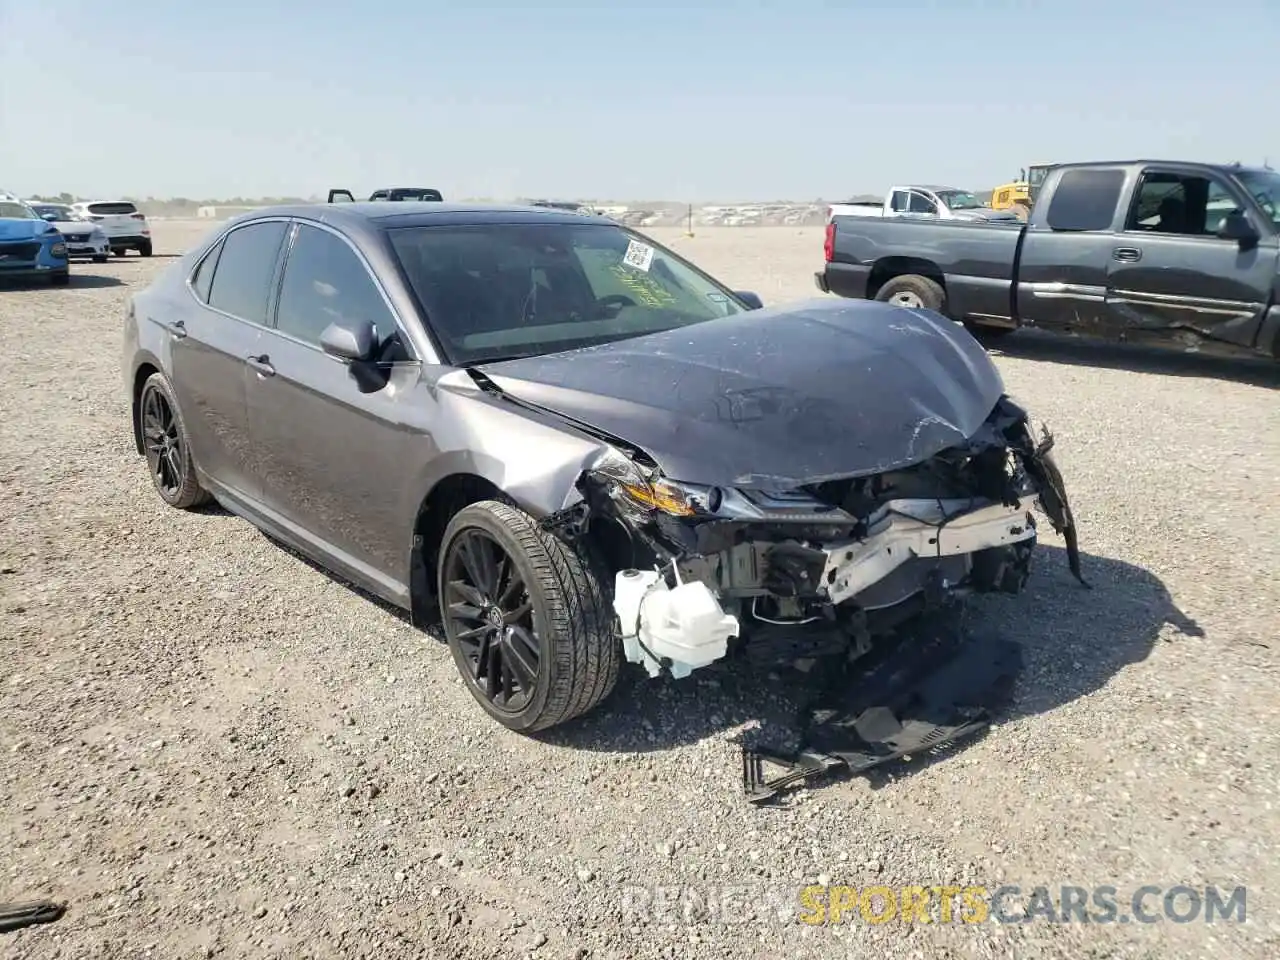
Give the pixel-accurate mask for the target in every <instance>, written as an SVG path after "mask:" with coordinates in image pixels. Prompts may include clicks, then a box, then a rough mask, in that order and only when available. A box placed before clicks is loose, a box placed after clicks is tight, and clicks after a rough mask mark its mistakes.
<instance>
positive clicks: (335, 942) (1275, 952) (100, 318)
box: [0, 223, 1280, 960]
mask: <svg viewBox="0 0 1280 960" xmlns="http://www.w3.org/2000/svg"><path fill="white" fill-rule="evenodd" d="M204 229H207V226H206V225H200V224H180V223H158V224H156V233H157V241H158V250H159V252H160V253H161V254H170V253H174V252H176V251H178V250H180V249H182V248H183V247H184V246H185V245H187V244H190V243H191V242H193V241H194V240H195V238H196V237H197V236H198V235H199V232H200V231H202V230H204ZM655 233H657V234H658V235H659V238H660V239H663V240H672V239H673V238H674V242H675V245H676V246H677V247H678V248H680V249H682V250H683V251H685V252H687V253H688V254H690V255H691V256H693V257H695V258H696V259H697V260H698V262H700V263H701V264H702V265H704V266H705V267H707V268H709V269H710V270H711V271H712V272H714V273H717V274H719V275H720V276H721V277H722V278H723V279H725V280H726V281H729V282H730V283H732V284H734V285H737V286H740V287H743V288H750V289H754V290H756V291H758V292H759V293H760V294H761V295H762V296H763V297H764V299H765V300H766V302H778V301H780V300H784V299H793V298H801V297H807V296H809V295H811V293H813V292H814V291H813V287H812V279H811V272H812V270H813V268H814V267H815V265H816V261H817V260H818V259H819V258H820V252H819V251H820V250H821V235H820V231H819V230H816V229H812V228H810V229H793V228H785V227H778V228H763V229H755V230H751V229H721V230H704V231H701V232H699V233H698V235H697V236H696V237H694V238H691V239H690V238H683V237H681V236H680V235H679V233H678V232H677V231H655ZM169 262H170V261H169V260H168V259H166V258H165V257H163V256H158V257H156V258H154V259H152V260H141V259H139V258H137V257H135V256H133V255H131V256H130V257H129V258H128V259H127V260H125V261H118V260H117V261H113V262H111V263H109V264H106V265H103V266H94V265H91V264H90V265H85V266H78V267H77V268H76V270H75V277H74V280H73V283H72V285H71V286H70V287H69V288H67V289H64V290H55V289H43V288H40V289H35V288H32V289H20V290H14V289H4V290H0V384H3V387H2V388H0V423H3V430H2V431H0V524H2V526H0V531H2V534H0V571H2V573H0V597H2V599H0V683H2V684H3V698H2V699H0V750H2V751H3V754H2V755H3V757H4V761H3V767H2V768H0V843H2V844H3V849H4V850H5V852H6V857H5V858H4V871H5V872H4V876H3V884H2V886H0V900H23V899H28V898H37V897H44V896H49V897H53V898H56V899H60V900H66V901H69V902H70V908H69V912H68V914H67V916H66V917H65V918H64V919H62V920H61V921H59V922H58V923H56V924H53V925H51V926H47V927H41V928H33V929H31V930H28V931H25V932H22V933H18V934H7V935H4V936H5V937H6V938H7V941H6V942H5V944H4V945H5V948H6V950H5V953H6V956H9V957H13V958H32V960H34V958H41V960H43V958H50V957H65V958H85V957H142V956H147V957H156V958H173V957H184V958H185V957H197V956H214V955H218V956H228V957H240V956H244V957H275V956H279V957H289V958H296V957H339V956H341V957H347V956H351V957H354V956H362V957H378V958H398V957H419V956H431V957H452V956H457V957H468V958H479V957H508V956H527V955H530V954H532V955H533V956H537V957H592V958H604V957H618V958H622V957H635V958H650V957H671V958H718V957H734V958H764V957H781V956H786V957H789V958H809V957H813V958H817V957H824V958H826V957H840V956H848V957H877V958H879V957H919V958H926V957H959V956H984V957H995V956H1001V957H1003V956H1012V955H1015V954H1016V955H1017V956H1020V957H1028V958H1036V957H1061V958H1083V957H1095V958H1100V957H1113V956H1114V957H1121V956H1123V957H1144V958H1145V957H1149V958H1182V957H1187V958H1192V957H1234V958H1240V957H1257V958H1272V957H1276V956H1280V913H1277V910H1278V909H1280V899H1278V898H1280V851H1278V850H1277V842H1278V839H1280V808H1278V806H1277V803H1278V798H1277V786H1278V785H1280V762H1278V761H1280V733H1278V732H1277V731H1280V701H1278V700H1277V697H1276V690H1277V683H1278V681H1280V671H1277V633H1276V624H1277V610H1280V546H1278V545H1280V504H1278V502H1277V496H1276V491H1277V489H1280V445H1278V442H1277V437H1278V436H1280V404H1277V400H1276V398H1277V393H1276V390H1277V388H1280V375H1278V374H1277V371H1276V370H1275V369H1273V368H1271V367H1268V366H1265V365H1257V364H1240V363H1219V362H1209V361H1203V360H1201V361H1197V360H1188V359H1184V358H1172V359H1170V358H1164V357H1162V356H1161V355H1159V354H1153V353H1148V352H1138V351H1131V350H1118V349H1114V348H1106V347H1099V346H1096V345H1088V344H1076V343H1069V342H1067V343H1064V342H1055V341H1052V340H1048V339H1046V338H1042V337H1036V336H1032V335H1026V334H1018V335H1016V336H1015V337H1013V338H1012V339H1011V340H1010V341H1008V342H1007V345H1006V348H1005V349H1004V350H1002V351H1001V352H1000V355H999V364H1000V367H1001V370H1002V371H1003V373H1004V375H1005V377H1006V379H1007V383H1008V385H1009V388H1010V390H1011V392H1012V393H1013V394H1014V395H1015V396H1018V397H1019V398H1020V399H1022V400H1023V401H1024V402H1026V403H1027V404H1029V405H1030V406H1031V407H1032V409H1033V411H1034V412H1035V413H1037V414H1038V415H1039V416H1040V417H1041V418H1042V419H1044V420H1045V421H1046V422H1048V423H1049V424H1050V425H1051V426H1052V427H1053V428H1054V430H1055V432H1056V434H1057V436H1058V438H1059V447H1058V449H1059V454H1058V456H1059V459H1060V463H1061V465H1062V468H1063V470H1064V473H1065V474H1066V477H1067V481H1068V484H1069V487H1070V490H1071V492H1072V494H1073V496H1074V501H1075V505H1076V514H1077V517H1078V519H1079V521H1080V526H1081V544H1082V546H1083V549H1084V550H1085V552H1086V557H1085V571H1086V575H1087V576H1088V577H1089V578H1090V579H1091V580H1092V581H1093V582H1094V584H1095V587H1096V589H1094V590H1093V591H1092V592H1091V593H1090V592H1087V591H1085V590H1083V589H1082V588H1081V587H1080V586H1079V585H1078V584H1076V583H1075V582H1074V581H1073V580H1072V579H1071V577H1070V576H1069V575H1068V572H1067V569H1066V562H1065V556H1064V553H1063V550H1062V549H1061V543H1060V542H1058V541H1057V540H1056V539H1055V538H1054V537H1053V535H1052V533H1049V534H1048V535H1047V536H1046V538H1045V540H1044V546H1043V547H1042V549H1041V550H1040V551H1039V553H1040V557H1039V565H1038V567H1037V569H1036V572H1035V574H1034V576H1033V578H1032V581H1031V585H1030V588H1029V593H1028V594H1027V595H1024V596H1023V597H1021V598H1017V599H1011V598H993V599H990V600H988V601H986V602H984V604H983V608H984V609H983V612H984V614H985V616H986V617H987V618H988V619H989V621H990V622H991V623H993V624H996V625H998V626H999V627H1000V628H1001V629H1003V630H1004V631H1006V632H1007V633H1009V634H1010V635H1012V636H1015V637H1017V638H1018V639H1020V640H1021V642H1022V643H1023V644H1024V647H1025V656H1026V661H1027V669H1026V671H1025V675H1024V676H1023V678H1022V680H1021V683H1020V685H1019V688H1018V691H1017V694H1016V698H1015V701H1014V703H1013V705H1012V707H1011V708H1010V710H1009V711H1008V713H1007V715H1006V716H1004V717H1003V718H1002V719H1001V722H1000V723H999V724H998V725H997V726H996V727H995V728H994V729H993V730H992V731H991V732H990V734H989V735H987V736H986V737H984V738H981V739H979V740H976V741H974V742H972V743H969V744H967V745H965V746H964V747H963V748H962V749H959V750H956V751H953V752H951V753H950V754H949V755H947V756H946V757H944V758H943V759H941V760H940V761H938V762H933V763H930V764H924V763H920V762H915V763H912V764H908V765H906V766H904V767H900V768H898V769H897V770H896V772H895V773H894V775H892V776H883V777H876V778H873V779H867V778H858V779H851V780H843V781H837V782H835V783H831V784H827V785H823V786H821V787H818V788H816V789H813V790H811V791H807V792H803V793H800V794H797V795H795V796H794V797H792V798H790V799H788V800H787V801H786V802H784V803H783V804H781V805H780V806H779V807H777V808H774V809H757V808H754V807H751V806H749V805H747V804H746V803H745V802H744V801H743V800H742V799H741V797H740V795H739V791H740V786H739V776H740V760H739V753H738V751H737V748H736V747H735V745H734V744H733V742H731V741H732V738H733V737H734V736H735V735H736V734H737V732H738V731H739V730H740V729H741V727H742V725H743V724H744V723H745V722H746V721H748V720H749V719H750V718H751V717H753V716H754V715H755V713H754V711H755V709H756V708H757V705H758V704H761V703H767V702H769V691H770V687H771V684H770V682H769V680H768V678H767V677H763V676H759V675H755V674H752V673H750V672H748V671H744V670H742V669H727V670H716V671H710V672H708V674H707V675H705V676H695V677H693V678H690V679H689V680H688V681H684V682H680V683H677V682H670V681H668V682H665V683H663V682H656V683H646V682H644V681H637V682H635V683H628V684H626V685H624V686H623V687H622V688H620V689H619V691H618V692H617V694H616V695H615V696H614V697H613V698H612V699H611V700H610V701H609V703H608V704H607V705H606V706H605V708H604V709H602V710H601V711H600V712H598V713H597V714H595V715H594V716H592V717H590V718H588V719H587V720H586V721H585V722H583V723H581V724H580V725H578V726H576V727H574V728H572V729H570V730H567V731H564V732H557V733H554V734H553V735H551V736H548V737H546V738H544V739H543V740H533V739H527V738H522V737H519V736H516V735H514V734H509V733H506V732H505V731H503V730H502V729H501V728H499V727H498V726H497V725H496V724H494V723H492V722H490V721H488V720H487V719H485V717H484V715H483V714H482V712H481V711H480V709H479V708H478V707H477V706H476V705H474V704H473V702H472V701H471V699H470V697H469V696H468V694H467V693H466V691H465V690H464V689H463V687H462V686H461V685H460V684H459V683H458V682H456V681H455V678H454V667H453V664H452V661H451V660H450V658H449V656H448V653H447V650H446V649H445V648H444V646H443V645H442V644H440V643H439V642H437V641H436V640H434V639H432V638H431V637H429V636H425V635H423V634H421V633H418V632H415V631H414V630H413V629H411V628H410V626H409V625H408V624H407V623H406V622H405V620H404V619H402V618H400V617H399V616H397V615H396V614H394V613H392V612H390V611H388V610H387V609H384V608H383V607H381V606H379V605H378V604H376V603H374V602H372V601H370V600H369V599H367V598H365V597H364V596H362V595H360V594H357V593H356V592H354V591H352V590H351V589H349V588H348V587H346V586H344V585H342V584H341V583H338V582H335V581H334V580H331V579H330V578H328V577H327V576H325V575H324V574H323V573H321V572H319V571H318V570H316V569H314V568H313V567H312V566H310V565H308V564H307V563H305V562H303V561H301V560H299V559H297V558H296V557H294V556H292V555H291V554H290V553H288V552H286V551H285V550H283V549H281V548H279V547H277V546H275V545H273V544H272V543H271V542H269V541H267V540H266V539H264V538H263V537H262V536H260V535H259V534H258V533H256V532H255V531H254V530H253V529H252V528H251V527H250V526H249V525H248V524H246V523H244V522H242V521H240V520H237V519H235V518H233V517H231V516H229V515H226V514H224V513H221V512H219V511H217V510H212V511H209V512H206V513H203V514H183V513H179V512H177V511H173V510H169V509H167V508H165V507H164V506H162V504H161V502H160V500H159V499H158V498H157V497H156V496H155V495H154V493H153V492H152V490H151V488H150V484H149V480H148V478H147V474H146V470H145V469H144V466H143V463H142V462H141V461H140V460H139V459H138V458H137V457H136V456H135V454H134V452H133V450H132V449H131V444H130V440H129V437H128V432H127V426H126V422H127V421H126V403H125V397H124V395H123V393H122V386H121V374H120V369H119V356H118V343H119V331H120V325H121V311H122V308H123V304H124V301H125V298H126V297H127V296H128V295H129V294H130V292H131V291H132V290H134V289H137V288H138V287H139V286H140V285H142V284H145V283H146V282H147V280H148V279H149V278H150V277H151V276H153V275H154V273H155V272H156V271H157V270H158V269H160V268H162V267H164V266H165V265H166V264H167V263H169ZM812 883H823V884H850V885H854V886H858V887H863V886H867V885H872V884H884V885H888V886H890V887H894V888H899V887H902V886H905V885H923V886H934V885H957V886H966V885H972V884H982V885H987V886H989V887H991V888H995V887H997V886H999V885H1001V884H1017V885H1020V886H1021V887H1022V890H1023V892H1024V895H1025V894H1029V893H1030V891H1031V889H1032V888H1033V887H1035V886H1037V885H1045V886H1048V887H1050V888H1052V889H1053V890H1054V891H1055V892H1056V891H1057V889H1058V888H1060V887H1061V886H1062V885H1078V886H1082V887H1087V888H1092V887H1095V886H1098V885H1111V886H1114V887H1116V888H1117V890H1118V896H1117V899H1118V901H1119V912H1120V914H1121V915H1125V916H1127V914H1128V912H1129V911H1128V909H1127V908H1128V904H1129V902H1130V901H1129V897H1130V895H1131V894H1132V893H1133V892H1134V891H1135V890H1136V889H1137V888H1139V887H1141V886H1143V885H1148V884H1149V885H1153V886H1156V887H1159V888H1160V889H1161V891H1164V890H1167V889H1169V888H1171V887H1174V886H1176V885H1180V884H1185V885H1189V886H1191V887H1198V888H1200V889H1201V890H1203V889H1204V888H1205V886H1206V885H1218V886H1220V887H1222V888H1224V889H1225V890H1227V891H1230V889H1231V888H1234V887H1235V886H1237V885H1245V886H1247V888H1248V892H1247V917H1248V920H1247V922H1246V923H1245V924H1243V925H1238V924H1231V923H1227V922H1224V921H1222V920H1218V921H1217V922H1216V923H1214V924H1210V925H1206V923H1205V922H1204V920H1203V918H1202V917H1201V918H1199V919H1197V920H1196V921H1195V922H1190V923H1175V922H1172V921H1171V920H1169V919H1158V921H1157V922H1155V923H1150V924H1146V923H1130V924H1128V925H1122V924H1120V923H1118V922H1117V923H1109V924H1099V923H1092V924H1087V923H1081V922H1071V923H1067V924H1054V923H1049V922H1047V921H1046V920H1044V919H1040V920H1037V921H1036V922H1033V923H997V922H994V921H992V922H985V923H978V924H950V925H944V924H939V923H934V924H929V925H924V924H920V923H904V922H902V921H901V920H900V919H894V920H891V921H890V922H886V923H881V924H873V923H868V922H865V921H864V920H863V919H862V918H861V917H860V916H857V912H856V911H855V919H854V920H853V921H852V922H845V923H843V924H840V925H838V926H810V925H806V924H805V923H803V922H800V921H799V917H800V915H801V912H802V911H801V909H800V907H799V903H798V901H797V900H796V897H797V892H798V890H799V888H800V887H802V886H804V885H806V884H812ZM726 886H727V887H728V889H727V890H726ZM659 887H662V888H666V894H667V895H668V896H671V895H672V894H677V895H678V893H679V890H680V889H681V888H684V889H686V890H687V891H691V892H692V894H694V895H696V896H698V897H704V898H705V897H709V898H711V899H712V902H713V903H714V902H715V898H717V897H718V896H728V897H730V898H731V899H730V900H729V901H728V903H727V904H726V906H725V909H723V910H719V911H715V912H713V915H712V916H710V917H705V916H701V915H688V916H687V915H685V914H684V913H683V912H682V911H681V909H680V908H679V905H677V907H676V908H675V909H673V910H668V911H662V910H659V909H657V907H656V904H659V903H660V900H659V897H660V896H661V891H658V892H655V888H659ZM641 888H645V889H647V891H648V892H649V894H650V895H651V896H652V897H653V899H652V900H650V901H649V902H650V904H651V908H650V909H648V910H645V909H643V906H644V903H645V899H646V898H645V894H643V893H642V892H641ZM771 896H773V897H789V898H790V899H789V900H785V901H781V900H771V899H769V898H770V897H771ZM877 902H878V901H877ZM1017 902H1021V901H1017V900H1016V899H1014V900H1010V901H1009V903H1010V904H1013V903H1017ZM1146 905H1147V907H1148V908H1149V909H1153V910H1155V911H1156V912H1157V914H1159V913H1160V912H1161V910H1162V908H1161V897H1160V896H1159V895H1155V896H1152V897H1149V898H1148V899H1147V900H1146ZM1177 909H1178V910H1180V911H1186V910H1187V901H1186V899H1185V898H1184V899H1183V900H1181V901H1179V905H1178V906H1177ZM1010 912H1016V907H1014V908H1013V909H1012V910H1011V911H1010Z"/></svg>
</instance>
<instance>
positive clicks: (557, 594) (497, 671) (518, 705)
mask: <svg viewBox="0 0 1280 960" xmlns="http://www.w3.org/2000/svg"><path fill="white" fill-rule="evenodd" d="M437 576H438V577H439V583H438V596H439V597H440V614H441V619H442V620H443V627H444V634H445V639H446V640H448V643H449V649H450V651H451V652H452V653H453V659H454V663H455V664H456V665H457V667H458V670H459V671H460V672H461V674H462V679H463V681H464V682H465V683H466V686H467V689H468V690H469V691H470V692H471V695H472V696H473V697H475V699H476V700H477V701H479V703H480V706H481V707H483V708H484V709H485V711H486V712H487V713H488V714H489V715H490V716H491V717H493V718H494V719H495V720H497V721H498V722H499V723H501V724H502V725H503V726H505V727H507V728H509V729H511V730H515V731H518V732H520V733H533V732H535V731H539V730H546V729H547V728H549V727H553V726H555V725H556V724H559V723H563V722H565V721H566V720H571V719H573V718H574V717H578V716H581V715H582V714H584V713H586V712H587V711H589V710H591V709H592V708H593V707H595V706H596V705H597V704H599V703H600V702H601V701H602V700H603V699H604V698H605V697H606V696H607V695H608V694H609V692H610V691H611V690H612V689H613V687H614V684H615V683H616V682H617V679H618V671H619V667H620V666H621V660H622V644H621V643H620V642H619V640H618V638H617V636H615V634H614V631H613V616H612V611H611V609H610V607H609V603H608V600H607V599H606V597H605V591H604V590H603V589H602V588H601V584H600V580H599V579H598V577H597V575H596V572H595V571H594V570H593V569H592V564H591V563H590V561H589V559H588V558H587V557H586V556H585V555H580V554H579V553H578V552H577V551H575V550H574V549H573V548H572V547H570V546H569V545H568V544H566V543H564V542H562V541H561V540H559V539H558V538H556V537H555V536H553V535H552V534H550V533H548V532H546V531H544V530H542V529H540V528H539V527H538V524H537V523H536V522H535V521H534V520H533V518H532V517H530V516H529V515H528V514H526V513H525V512H524V511H522V510H518V509H516V508H515V507H512V506H509V505H507V504H505V503H498V502H496V501H493V500H484V501H481V502H479V503H473V504H471V505H470V506H468V507H465V508H463V509H462V510H461V511H459V512H458V514H457V515H456V516H454V518H453V519H452V520H451V521H450V522H449V526H448V528H447V529H446V530H445V534H444V544H443V547H442V549H441V551H440V562H439V569H438V572H437Z"/></svg>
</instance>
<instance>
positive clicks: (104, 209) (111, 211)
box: [88, 200, 138, 216]
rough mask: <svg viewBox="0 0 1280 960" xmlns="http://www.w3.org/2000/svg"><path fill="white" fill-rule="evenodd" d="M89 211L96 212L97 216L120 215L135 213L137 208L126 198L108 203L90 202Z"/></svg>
mask: <svg viewBox="0 0 1280 960" xmlns="http://www.w3.org/2000/svg"><path fill="white" fill-rule="evenodd" d="M88 210H89V212H90V213H96V214H97V215H98V216H120V215H123V214H129V213H137V212H138V208H137V207H135V206H134V205H133V204H132V203H130V202H128V201H127V200H122V201H120V202H114V201H113V202H110V203H91V204H89V206H88Z"/></svg>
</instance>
